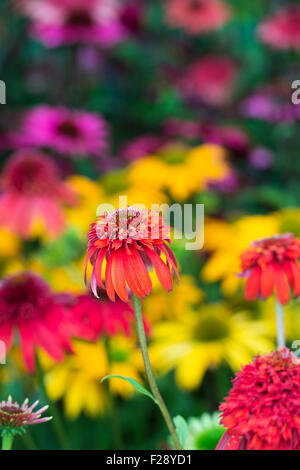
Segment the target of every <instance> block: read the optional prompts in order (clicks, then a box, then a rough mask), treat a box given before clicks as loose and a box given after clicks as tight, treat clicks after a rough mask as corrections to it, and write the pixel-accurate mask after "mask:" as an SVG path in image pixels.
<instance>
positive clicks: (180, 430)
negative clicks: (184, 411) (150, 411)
mask: <svg viewBox="0 0 300 470" xmlns="http://www.w3.org/2000/svg"><path fill="white" fill-rule="evenodd" d="M173 421H174V424H175V429H176V433H177V436H178V439H179V442H180V444H181V445H182V447H184V444H185V441H186V438H187V435H188V431H189V429H188V425H187V422H186V420H185V419H184V418H183V417H182V416H180V415H178V416H175V418H174V419H173Z"/></svg>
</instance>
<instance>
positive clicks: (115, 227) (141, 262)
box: [86, 207, 179, 302]
mask: <svg viewBox="0 0 300 470" xmlns="http://www.w3.org/2000/svg"><path fill="white" fill-rule="evenodd" d="M91 227H92V228H91V230H90V231H89V233H88V239H89V243H88V252H87V259H86V268H87V265H88V263H89V261H90V262H91V264H92V266H93V271H92V276H91V288H92V291H93V293H94V295H95V296H98V294H97V285H99V286H100V287H102V289H104V288H105V289H106V292H107V295H108V297H109V298H110V299H111V300H113V301H114V300H115V294H117V295H118V296H119V297H120V299H122V300H123V301H124V302H128V292H127V287H128V288H129V289H130V290H131V291H132V292H133V293H134V294H135V295H136V296H137V297H139V298H143V297H145V296H146V295H148V294H149V293H150V292H151V290H152V282H151V279H150V276H149V273H148V269H147V268H148V267H154V269H155V271H156V274H157V276H158V278H159V280H160V282H161V284H162V286H163V287H164V288H165V289H166V290H167V291H169V290H171V289H172V287H173V279H172V274H171V269H173V270H174V271H175V273H176V274H177V277H179V276H178V271H177V262H176V259H175V256H174V254H173V252H172V250H171V249H170V247H169V246H168V244H167V242H169V241H170V240H169V239H168V235H167V232H168V228H167V227H166V226H165V225H164V224H163V220H162V217H161V216H160V215H159V214H156V213H154V212H151V211H149V210H140V209H138V208H134V207H128V208H125V209H118V210H116V211H114V212H113V213H111V214H109V213H106V214H104V215H102V216H100V217H99V218H98V220H97V222H96V223H94V224H92V225H91ZM161 254H163V255H164V256H165V258H166V262H164V261H163V260H162V258H161ZM104 258H106V260H107V264H106V269H105V287H104V284H103V282H102V265H103V261H104Z"/></svg>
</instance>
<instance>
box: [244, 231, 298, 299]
mask: <svg viewBox="0 0 300 470" xmlns="http://www.w3.org/2000/svg"><path fill="white" fill-rule="evenodd" d="M299 259H300V239H299V238H295V237H294V236H293V235H292V234H289V233H285V234H283V235H277V236H275V237H272V238H265V239H262V240H258V241H255V242H253V243H252V246H251V247H250V248H249V249H247V250H246V251H245V252H244V253H243V254H242V255H241V263H242V271H243V272H242V276H244V277H248V280H247V284H246V289H245V296H246V299H247V300H254V299H255V298H257V297H261V298H263V299H266V298H267V297H269V296H270V295H271V294H272V293H273V290H274V288H275V294H276V296H277V298H278V300H279V302H280V303H281V304H285V303H287V302H288V301H289V300H290V296H291V290H292V291H293V293H294V295H295V296H298V295H300V267H299V264H298V260H299Z"/></svg>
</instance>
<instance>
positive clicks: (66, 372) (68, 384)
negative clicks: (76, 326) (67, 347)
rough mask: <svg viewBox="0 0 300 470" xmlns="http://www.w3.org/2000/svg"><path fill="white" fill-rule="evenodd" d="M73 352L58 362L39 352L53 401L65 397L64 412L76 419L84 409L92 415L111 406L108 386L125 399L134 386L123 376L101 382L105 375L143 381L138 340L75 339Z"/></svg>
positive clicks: (115, 338) (70, 417)
mask: <svg viewBox="0 0 300 470" xmlns="http://www.w3.org/2000/svg"><path fill="white" fill-rule="evenodd" d="M73 349H74V354H72V355H69V356H67V357H66V358H65V360H64V361H63V362H61V363H58V364H55V363H54V362H52V361H51V360H50V359H49V358H48V357H46V355H45V354H42V353H41V354H40V357H41V363H42V367H43V369H44V370H46V374H45V385H46V389H47V393H48V395H49V398H50V399H51V400H58V399H61V398H63V403H64V408H65V413H66V415H67V417H68V418H69V419H75V418H77V416H79V414H80V413H82V412H85V413H86V414H87V415H89V416H91V417H96V416H98V415H100V414H103V413H105V412H106V411H107V409H109V402H110V400H109V396H108V393H107V390H108V388H109V389H110V390H111V391H112V392H113V393H117V394H119V395H121V396H122V397H124V398H127V397H129V396H131V395H132V394H133V393H134V389H133V387H132V386H131V385H129V384H128V383H127V382H125V381H124V380H121V379H110V380H109V381H108V382H107V383H102V384H101V379H102V378H103V377H104V376H106V375H110V374H113V375H123V376H129V377H132V378H134V379H136V380H138V381H139V382H141V378H140V374H139V369H138V368H139V367H140V365H141V360H140V358H139V351H138V348H137V346H136V343H135V340H133V339H131V338H127V337H113V338H110V339H108V340H107V343H106V344H104V342H103V341H99V342H97V343H87V342H83V341H78V340H77V341H74V343H73Z"/></svg>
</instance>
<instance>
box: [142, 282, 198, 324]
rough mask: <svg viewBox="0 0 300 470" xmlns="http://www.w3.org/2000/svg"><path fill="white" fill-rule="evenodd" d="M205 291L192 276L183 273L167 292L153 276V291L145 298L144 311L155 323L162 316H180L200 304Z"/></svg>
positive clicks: (170, 317)
mask: <svg viewBox="0 0 300 470" xmlns="http://www.w3.org/2000/svg"><path fill="white" fill-rule="evenodd" d="M202 298H203V293H202V291H201V290H200V289H199V287H197V285H196V283H195V280H194V278H193V277H192V276H188V275H181V276H180V282H179V283H178V284H176V283H175V282H174V288H173V290H172V291H171V292H166V291H165V290H164V289H163V288H162V287H161V285H160V283H159V282H158V280H157V278H156V277H154V276H153V291H152V292H151V295H149V296H148V297H145V299H144V300H143V311H144V312H145V314H146V317H147V318H148V319H149V320H150V323H151V324H153V323H155V322H157V321H158V320H161V319H162V318H169V319H172V318H178V317H180V316H182V315H185V312H187V311H189V310H190V309H191V307H192V306H194V305H196V304H198V303H199V302H200V300H202Z"/></svg>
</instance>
